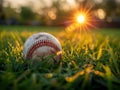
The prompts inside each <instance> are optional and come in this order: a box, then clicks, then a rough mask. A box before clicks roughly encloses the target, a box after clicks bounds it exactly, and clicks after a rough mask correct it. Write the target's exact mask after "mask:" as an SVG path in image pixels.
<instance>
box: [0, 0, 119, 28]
mask: <svg viewBox="0 0 120 90" xmlns="http://www.w3.org/2000/svg"><path fill="white" fill-rule="evenodd" d="M75 1H76V3H77V4H76V5H78V10H79V9H80V8H81V7H82V8H88V9H90V10H91V12H92V13H93V12H97V10H98V9H102V10H104V11H105V13H106V14H105V18H104V19H102V20H101V19H99V18H98V17H96V16H95V15H94V13H93V17H95V18H93V19H94V21H95V22H94V23H97V24H96V25H97V26H98V27H120V3H118V2H116V0H103V2H100V3H96V2H95V0H75ZM41 2H43V0H41ZM3 3H4V0H0V24H3V25H35V26H40V25H51V26H60V25H66V24H68V25H69V24H71V23H72V22H71V21H70V20H69V19H71V17H72V14H73V13H71V12H73V11H74V10H75V9H74V8H72V9H70V10H64V9H63V8H62V7H63V6H62V5H63V3H64V4H66V3H67V2H66V0H62V1H61V0H53V1H52V5H51V6H49V7H48V6H46V7H42V8H40V12H41V14H39V13H37V12H34V11H33V10H32V8H33V7H32V6H31V5H28V6H21V8H20V11H19V12H18V11H16V10H15V9H13V8H11V6H10V5H8V6H7V7H4V6H3ZM43 4H44V2H43Z"/></svg>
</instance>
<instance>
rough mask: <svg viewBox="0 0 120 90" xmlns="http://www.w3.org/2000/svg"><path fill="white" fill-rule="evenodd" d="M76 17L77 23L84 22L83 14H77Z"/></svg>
mask: <svg viewBox="0 0 120 90" xmlns="http://www.w3.org/2000/svg"><path fill="white" fill-rule="evenodd" d="M76 19H77V22H78V23H80V24H82V23H84V22H85V15H82V14H81V15H78V16H77V17H76Z"/></svg>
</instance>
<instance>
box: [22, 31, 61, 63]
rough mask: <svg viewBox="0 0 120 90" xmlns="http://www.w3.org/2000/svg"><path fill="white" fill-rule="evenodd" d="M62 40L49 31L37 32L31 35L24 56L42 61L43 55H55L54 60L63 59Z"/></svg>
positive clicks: (25, 46) (26, 43) (25, 45)
mask: <svg viewBox="0 0 120 90" xmlns="http://www.w3.org/2000/svg"><path fill="white" fill-rule="evenodd" d="M61 52H62V48H61V45H60V42H59V41H58V40H57V39H56V38H55V37H54V36H53V35H51V34H49V33H45V32H42V33H37V34H33V35H32V36H30V37H29V38H28V39H27V40H26V42H25V44H24V48H23V55H24V58H25V59H27V60H29V59H31V60H37V61H41V58H43V57H49V56H53V57H52V58H53V59H54V60H60V59H61Z"/></svg>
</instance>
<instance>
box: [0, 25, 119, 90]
mask: <svg viewBox="0 0 120 90" xmlns="http://www.w3.org/2000/svg"><path fill="white" fill-rule="evenodd" d="M43 31H45V32H48V33H51V34H53V35H55V36H56V37H57V38H58V40H59V41H60V42H61V45H62V52H63V54H62V60H61V62H60V64H59V65H57V64H54V65H49V64H46V63H44V62H40V63H38V64H36V65H32V64H31V61H30V60H24V59H23V52H22V50H23V45H24V42H25V40H26V39H27V38H28V37H29V36H30V35H32V34H33V33H37V32H43ZM119 34H120V31H119V30H115V29H101V30H91V31H89V32H84V31H81V32H79V33H76V32H67V31H65V29H64V28H58V27H56V28H54V27H19V26H16V27H0V86H1V90H5V89H9V90H13V89H15V90H20V89H27V90H33V89H37V90H39V89H45V90H49V89H58V90H61V89H63V90H76V89H78V90H86V89H89V90H96V89H108V90H113V89H114V90H119V88H120V39H119V38H120V36H119Z"/></svg>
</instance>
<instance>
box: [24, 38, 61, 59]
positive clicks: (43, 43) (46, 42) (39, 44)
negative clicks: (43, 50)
mask: <svg viewBox="0 0 120 90" xmlns="http://www.w3.org/2000/svg"><path fill="white" fill-rule="evenodd" d="M42 46H49V47H52V48H54V49H55V50H56V52H58V51H60V49H59V48H58V47H57V45H55V44H54V43H52V42H51V41H50V40H39V41H37V42H35V43H34V44H33V45H32V46H31V48H30V49H29V50H28V52H27V55H26V59H30V58H31V57H32V54H33V52H34V51H35V50H36V49H37V48H39V47H42Z"/></svg>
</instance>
